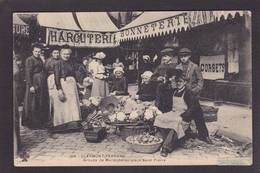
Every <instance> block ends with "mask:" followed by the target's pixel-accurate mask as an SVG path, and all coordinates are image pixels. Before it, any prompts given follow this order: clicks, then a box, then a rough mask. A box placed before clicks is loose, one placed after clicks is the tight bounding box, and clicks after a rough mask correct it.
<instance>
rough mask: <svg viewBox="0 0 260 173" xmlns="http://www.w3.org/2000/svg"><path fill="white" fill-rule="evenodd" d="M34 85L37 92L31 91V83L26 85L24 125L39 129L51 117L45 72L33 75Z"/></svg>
mask: <svg viewBox="0 0 260 173" xmlns="http://www.w3.org/2000/svg"><path fill="white" fill-rule="evenodd" d="M33 87H34V88H35V93H31V92H30V86H29V85H27V86H26V92H25V98H24V114H23V117H22V125H24V126H27V127H28V128H33V129H37V128H42V127H43V126H45V125H46V123H47V122H48V118H49V115H48V113H49V112H48V110H49V108H48V107H49V103H48V102H49V99H48V89H47V81H46V78H45V76H44V75H43V73H35V74H34V75H33Z"/></svg>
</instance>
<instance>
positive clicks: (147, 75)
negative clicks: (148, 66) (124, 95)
mask: <svg viewBox="0 0 260 173" xmlns="http://www.w3.org/2000/svg"><path fill="white" fill-rule="evenodd" d="M152 75H153V73H152V72H151V71H145V72H144V73H143V74H142V75H141V77H142V84H141V86H140V89H139V91H138V92H137V93H136V96H135V99H137V100H141V101H154V100H155V97H156V85H155V83H154V82H152V81H151V80H150V79H151V77H152Z"/></svg>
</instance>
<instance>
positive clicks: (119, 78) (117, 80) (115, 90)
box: [111, 67, 128, 95]
mask: <svg viewBox="0 0 260 173" xmlns="http://www.w3.org/2000/svg"><path fill="white" fill-rule="evenodd" d="M113 73H114V75H113V76H112V87H111V92H112V93H111V95H128V85H127V80H126V77H124V76H123V74H124V70H123V68H122V67H116V68H115V69H114V72H113Z"/></svg>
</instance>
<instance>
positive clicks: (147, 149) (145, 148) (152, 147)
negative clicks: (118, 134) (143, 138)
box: [126, 136, 163, 154]
mask: <svg viewBox="0 0 260 173" xmlns="http://www.w3.org/2000/svg"><path fill="white" fill-rule="evenodd" d="M126 142H127V143H129V145H130V147H131V149H132V150H133V151H134V152H137V153H147V154H152V153H155V152H157V151H158V150H159V149H160V147H161V145H162V142H163V139H161V138H160V141H159V142H157V143H155V144H149V143H148V144H139V143H135V141H134V136H128V137H127V138H126Z"/></svg>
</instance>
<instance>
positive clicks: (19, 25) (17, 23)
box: [13, 13, 29, 36]
mask: <svg viewBox="0 0 260 173" xmlns="http://www.w3.org/2000/svg"><path fill="white" fill-rule="evenodd" d="M13 34H21V35H26V36H28V35H29V26H28V25H27V24H26V23H25V22H23V21H22V20H21V19H20V18H19V17H18V15H17V13H13Z"/></svg>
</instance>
